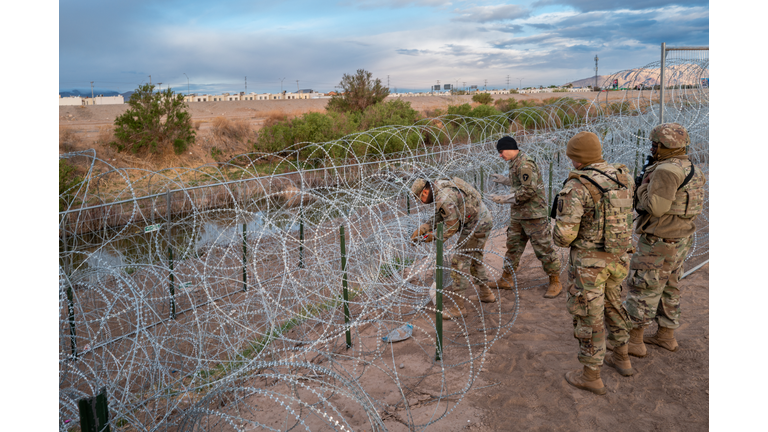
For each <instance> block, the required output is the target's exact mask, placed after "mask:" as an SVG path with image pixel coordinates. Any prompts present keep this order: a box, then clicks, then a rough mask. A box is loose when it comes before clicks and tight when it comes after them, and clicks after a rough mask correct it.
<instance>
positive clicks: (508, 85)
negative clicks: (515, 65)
mask: <svg viewBox="0 0 768 432" xmlns="http://www.w3.org/2000/svg"><path fill="white" fill-rule="evenodd" d="M507 91H509V75H507Z"/></svg>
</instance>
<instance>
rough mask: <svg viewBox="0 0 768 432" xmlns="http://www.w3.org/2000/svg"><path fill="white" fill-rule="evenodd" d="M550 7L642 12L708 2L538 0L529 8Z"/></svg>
mask: <svg viewBox="0 0 768 432" xmlns="http://www.w3.org/2000/svg"><path fill="white" fill-rule="evenodd" d="M551 5H562V6H571V7H573V8H574V9H576V10H577V11H581V12H593V11H609V10H617V9H630V10H643V9H649V8H658V7H664V6H671V5H678V6H688V7H691V6H708V5H709V1H708V0H673V1H669V0H635V1H623V0H539V1H537V2H535V3H533V4H532V5H531V6H532V7H534V8H538V7H542V6H551Z"/></svg>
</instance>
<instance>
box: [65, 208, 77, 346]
mask: <svg viewBox="0 0 768 432" xmlns="http://www.w3.org/2000/svg"><path fill="white" fill-rule="evenodd" d="M63 226H64V229H63V231H64V232H63V234H62V236H63V239H62V240H63V242H64V255H67V252H68V250H69V245H68V244H67V228H66V223H64V224H63ZM64 274H65V275H66V276H67V312H68V315H69V340H70V348H71V350H72V357H73V358H75V359H77V334H76V333H75V299H74V297H75V296H74V294H73V293H72V283H71V282H70V281H69V266H68V265H67V258H66V257H65V258H64Z"/></svg>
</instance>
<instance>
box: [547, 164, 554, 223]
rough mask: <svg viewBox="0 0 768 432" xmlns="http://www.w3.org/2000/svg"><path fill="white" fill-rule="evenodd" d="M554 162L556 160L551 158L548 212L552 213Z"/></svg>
mask: <svg viewBox="0 0 768 432" xmlns="http://www.w3.org/2000/svg"><path fill="white" fill-rule="evenodd" d="M552 162H554V158H551V159H550V160H549V199H547V214H552Z"/></svg>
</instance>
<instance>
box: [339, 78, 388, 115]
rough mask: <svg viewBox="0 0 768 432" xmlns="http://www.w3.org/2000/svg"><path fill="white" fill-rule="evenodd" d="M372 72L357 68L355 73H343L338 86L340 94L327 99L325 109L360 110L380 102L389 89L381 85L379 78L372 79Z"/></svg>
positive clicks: (340, 110)
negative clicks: (340, 90)
mask: <svg viewBox="0 0 768 432" xmlns="http://www.w3.org/2000/svg"><path fill="white" fill-rule="evenodd" d="M372 77H373V74H372V73H370V72H368V71H366V70H364V69H358V70H357V73H356V74H355V75H347V74H344V75H343V76H342V78H341V82H340V83H339V86H340V87H341V88H342V94H340V95H336V96H333V97H332V98H331V100H330V101H328V105H327V108H326V109H327V110H328V111H336V112H350V111H357V112H362V111H364V110H365V109H366V108H368V107H369V106H371V105H375V104H377V103H380V102H381V101H383V100H384V98H386V97H387V96H388V95H389V89H388V88H386V87H384V86H382V85H381V80H380V79H379V78H376V79H375V80H374V79H372Z"/></svg>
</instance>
